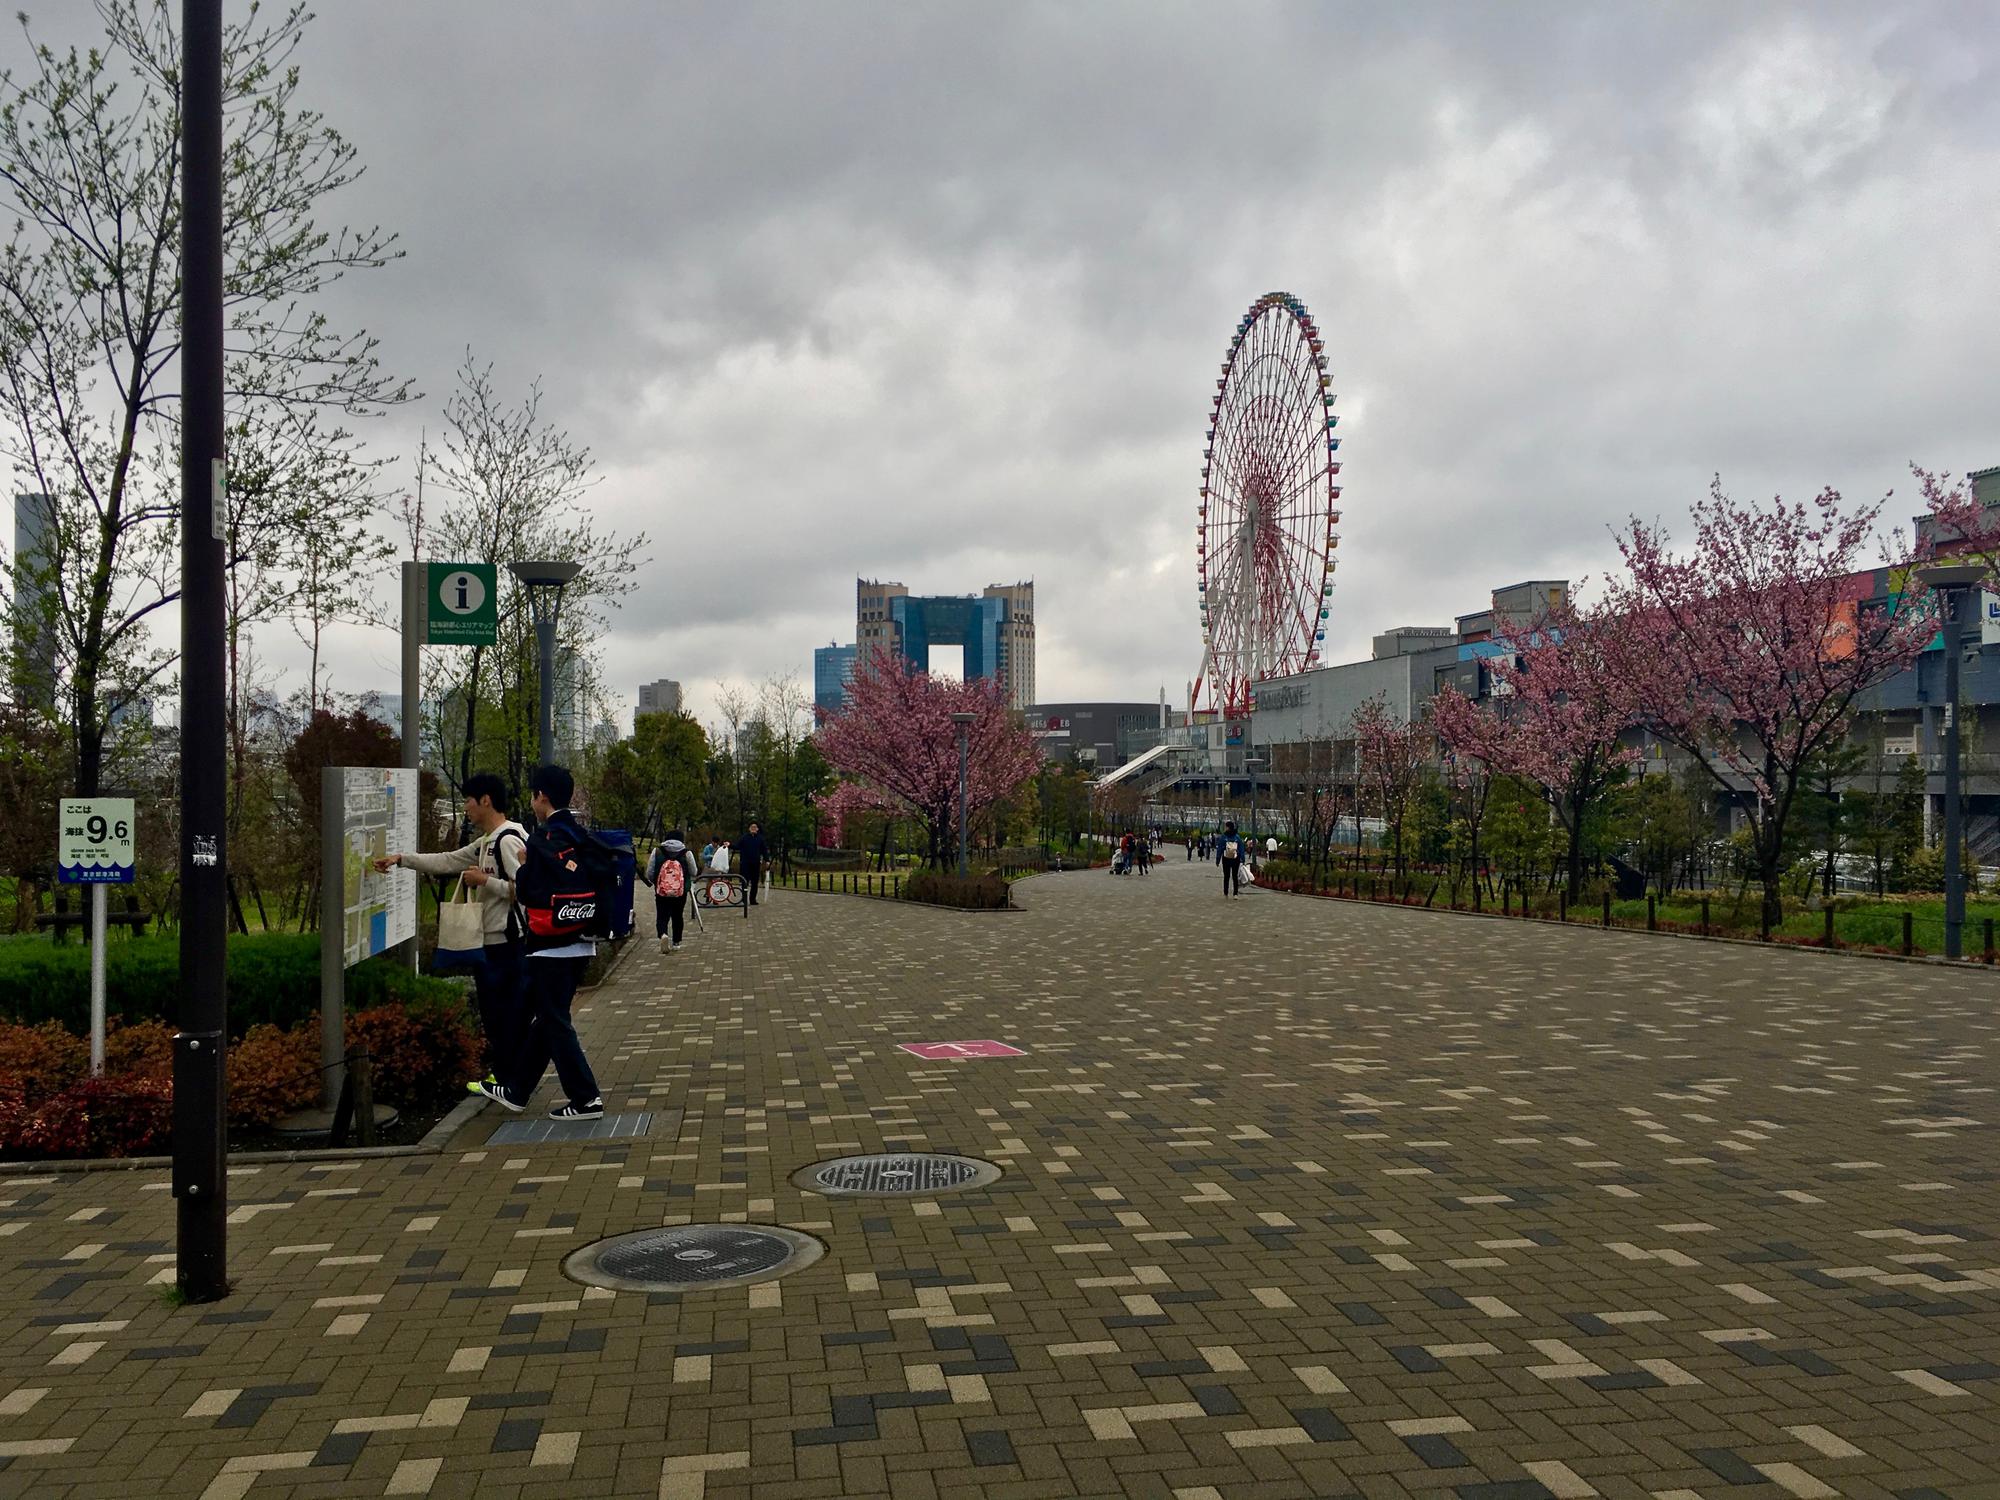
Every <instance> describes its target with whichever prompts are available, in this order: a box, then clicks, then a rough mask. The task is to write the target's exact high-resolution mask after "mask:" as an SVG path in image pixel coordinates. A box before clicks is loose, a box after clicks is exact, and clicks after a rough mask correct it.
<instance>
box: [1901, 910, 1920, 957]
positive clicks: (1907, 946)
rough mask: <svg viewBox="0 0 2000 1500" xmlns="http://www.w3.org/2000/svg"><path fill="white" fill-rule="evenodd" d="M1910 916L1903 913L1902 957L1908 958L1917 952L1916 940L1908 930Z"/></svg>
mask: <svg viewBox="0 0 2000 1500" xmlns="http://www.w3.org/2000/svg"><path fill="white" fill-rule="evenodd" d="M1910 928H1911V920H1910V914H1909V913H1908V912H1907V911H1906V912H1904V913H1903V957H1905V958H1908V957H1910V956H1911V955H1912V954H1913V953H1915V952H1916V951H1917V944H1916V938H1915V936H1914V934H1913V933H1912V932H1911V930H1910Z"/></svg>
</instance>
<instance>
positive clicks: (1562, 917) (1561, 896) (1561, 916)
mask: <svg viewBox="0 0 2000 1500" xmlns="http://www.w3.org/2000/svg"><path fill="white" fill-rule="evenodd" d="M1556 920H1557V921H1558V922H1567V921H1568V920H1569V887H1568V886H1564V887H1563V888H1562V889H1561V890H1559V891H1557V892H1556Z"/></svg>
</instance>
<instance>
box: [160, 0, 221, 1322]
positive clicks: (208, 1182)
mask: <svg viewBox="0 0 2000 1500" xmlns="http://www.w3.org/2000/svg"><path fill="white" fill-rule="evenodd" d="M181 49H182V60H181V195H182V213H181V305H182V329H181V370H180V374H181V872H180V874H181V969H180V978H181V994H180V1028H181V1029H180V1032H179V1034H178V1035H177V1036H176V1037H175V1038H174V1174H173V1195H174V1200H175V1209H176V1216H175V1217H176V1225H175V1229H176V1242H175V1267H174V1284H175V1286H176V1287H178V1289H179V1290H180V1293H181V1295H182V1296H183V1297H185V1298H186V1299H187V1300H188V1301H190V1302H214V1301H216V1300H218V1299H220V1298H222V1297H224V1296H226V1295H228V1292H229V1275H228V1265H227V1258H228V1257H227V1250H228V1245H227V1237H228V1231H227V1228H226V1223H227V1219H228V1203H227V1197H228V1176H227V1173H226V1171H225V1166H224V1161H225V1156H226V1153H227V1151H228V1137H227V1133H226V1125H225V1119H224V1114H223V1102H224V1088H225V1079H226V1077H227V1075H226V1073H225V1072H224V1063H223V1058H224V1052H225V1049H226V1048H227V1046H228V1007H227V1002H226V988H227V983H228V952H229V949H228V944H229V915H228V913H229V906H228V884H227V882H228V878H229V851H228V847H227V843H226V838H225V828H224V822H225V818H224V814H225V810H226V799H227V795H228V780H227V777H228V764H229V746H228V740H227V729H226V717H225V715H226V707H225V672H224V663H225V653H224V641H223V621H224V609H223V574H224V558H223V542H224V538H225V534H226V531H227V528H228V520H229V511H228V505H227V501H226V498H225V494H224V486H225V484H226V482H227V471H226V469H225V455H224V452H223V436H222V435H223V410H222V360H223V354H222V0H181Z"/></svg>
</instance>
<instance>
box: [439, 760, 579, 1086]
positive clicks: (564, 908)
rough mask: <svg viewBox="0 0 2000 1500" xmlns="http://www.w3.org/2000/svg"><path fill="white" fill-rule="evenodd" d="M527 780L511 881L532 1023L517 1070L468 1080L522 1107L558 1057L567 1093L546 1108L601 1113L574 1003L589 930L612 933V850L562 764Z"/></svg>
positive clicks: (541, 768) (538, 770) (559, 1073)
mask: <svg viewBox="0 0 2000 1500" xmlns="http://www.w3.org/2000/svg"><path fill="white" fill-rule="evenodd" d="M528 786H529V788H530V789H531V790H532V791H533V793H534V811H535V819H536V823H537V825H538V826H537V827H536V829H535V831H534V833H533V834H532V835H530V836H529V839H528V857H527V859H526V860H524V861H523V862H522V865H521V874H520V878H519V879H518V880H517V881H516V882H515V891H516V895H517V897H518V903H519V905H520V908H521V913H522V921H523V923H524V925H525V926H526V928H527V935H526V937H525V938H524V939H523V942H524V944H525V947H526V950H527V951H526V954H525V956H524V957H523V958H522V960H521V969H522V972H523V974H524V975H525V977H526V985H525V990H526V994H527V1000H528V1025H527V1030H526V1032H525V1034H524V1036H523V1039H522V1043H521V1054H520V1056H519V1057H518V1058H517V1059H516V1060H515V1063H514V1068H513V1071H512V1072H511V1073H509V1074H503V1075H502V1076H501V1078H500V1080H499V1082H497V1083H484V1082H481V1083H475V1084H473V1085H471V1087H472V1091H473V1092H474V1093H477V1094H484V1095H485V1096H486V1097H487V1098H489V1099H492V1100H494V1101H495V1102H496V1103H498V1104H499V1105H500V1106H501V1107H502V1108H503V1109H508V1110H511V1111H513V1112H514V1113H516V1114H518V1113H519V1112H520V1111H522V1110H524V1109H526V1108H527V1107H528V1099H529V1098H530V1096H532V1095H533V1094H534V1092H535V1090H536V1089H537V1088H538V1087H539V1086H540V1085H541V1081H542V1076H543V1075H544V1074H545V1073H547V1072H548V1070H549V1064H550V1063H554V1064H555V1069H556V1077H557V1079H558V1080H559V1081H560V1082H561V1084H562V1088H563V1092H564V1094H565V1095H567V1097H566V1098H565V1099H564V1100H563V1102H561V1103H560V1104H557V1105H556V1106H554V1107H553V1108H552V1109H550V1110H549V1114H550V1115H551V1116H552V1117H553V1118H555V1119H558V1120H596V1119H601V1118H602V1117H603V1115H604V1096H603V1095H602V1094H601V1093H600V1092H599V1091H598V1087H597V1077H596V1075H595V1074H594V1073H592V1072H591V1069H590V1060H589V1059H588V1058H586V1057H585V1056H584V1054H583V1043H582V1041H581V1040H579V1039H578V1037H577V1034H576V1023H575V1022H574V1021H573V1020H572V1019H571V1018H570V1007H571V1006H572V1005H573V1004H575V1002H576V989H577V986H578V985H579V984H580V983H582V981H583V974H584V970H586V969H588V968H589V967H590V960H591V959H592V958H593V957H594V956H595V955H596V953H597V944H596V942H595V941H594V938H595V937H596V936H601V935H608V933H609V917H610V910H611V897H612V890H611V888H612V884H613V881H614V875H613V873H612V872H613V870H614V869H615V865H614V862H613V855H612V851H611V848H610V846H609V845H607V844H605V843H603V842H602V841H601V840H599V839H597V838H596V837H595V836H594V835H592V834H591V833H589V832H588V831H587V830H586V829H585V828H584V826H583V825H582V824H581V823H579V822H578V821H577V818H576V814H575V813H573V812H571V811H570V808H569V802H570V798H571V797H572V796H573V795H575V792H576V782H575V779H574V778H572V777H571V775H570V773H569V772H568V771H567V770H566V769H565V768H564V767H562V766H538V767H536V768H535V771H534V774H533V775H531V776H530V777H529V778H528Z"/></svg>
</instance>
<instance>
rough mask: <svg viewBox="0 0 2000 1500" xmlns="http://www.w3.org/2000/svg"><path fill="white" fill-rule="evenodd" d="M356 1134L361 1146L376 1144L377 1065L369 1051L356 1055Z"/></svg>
mask: <svg viewBox="0 0 2000 1500" xmlns="http://www.w3.org/2000/svg"><path fill="white" fill-rule="evenodd" d="M353 1077H354V1133H355V1134H356V1135H357V1136H359V1137H360V1140H361V1144H362V1145H364V1146H372V1145H374V1144H375V1064H374V1060H373V1059H371V1058H370V1057H369V1056H368V1049H367V1048H366V1047H363V1048H361V1049H360V1050H358V1051H357V1052H356V1053H355V1054H354V1073H353Z"/></svg>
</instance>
